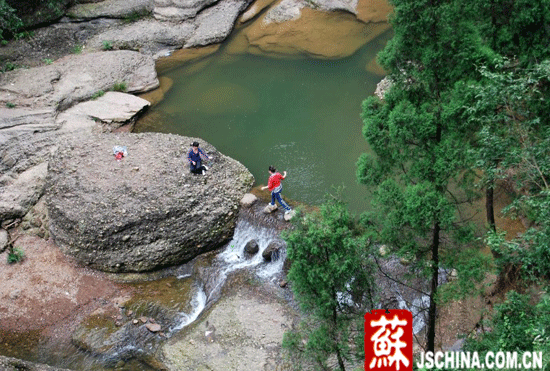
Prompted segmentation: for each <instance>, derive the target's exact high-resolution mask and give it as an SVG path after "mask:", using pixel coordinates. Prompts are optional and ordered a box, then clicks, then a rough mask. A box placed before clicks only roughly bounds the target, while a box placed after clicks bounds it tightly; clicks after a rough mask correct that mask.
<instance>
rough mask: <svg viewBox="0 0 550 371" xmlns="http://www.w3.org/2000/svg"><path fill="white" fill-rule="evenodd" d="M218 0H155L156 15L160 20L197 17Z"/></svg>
mask: <svg viewBox="0 0 550 371" xmlns="http://www.w3.org/2000/svg"><path fill="white" fill-rule="evenodd" d="M216 1H218V0H155V9H154V13H153V14H154V16H155V18H156V19H158V20H160V21H173V22H178V21H183V20H186V19H189V18H193V17H195V16H196V15H197V14H198V13H199V12H200V11H201V10H202V9H204V8H205V7H207V6H209V5H211V4H214V3H215V2H216Z"/></svg>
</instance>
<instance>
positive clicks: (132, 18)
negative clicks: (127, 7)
mask: <svg viewBox="0 0 550 371" xmlns="http://www.w3.org/2000/svg"><path fill="white" fill-rule="evenodd" d="M150 14H151V13H150V12H148V11H146V10H142V11H135V12H132V13H131V14H129V15H127V16H126V17H124V22H125V23H132V22H136V21H139V20H140V19H142V18H145V17H148V16H149V15H150Z"/></svg>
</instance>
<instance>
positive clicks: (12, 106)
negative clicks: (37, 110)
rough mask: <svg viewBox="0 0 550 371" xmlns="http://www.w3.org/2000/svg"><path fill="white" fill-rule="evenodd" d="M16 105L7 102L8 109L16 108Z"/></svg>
mask: <svg viewBox="0 0 550 371" xmlns="http://www.w3.org/2000/svg"><path fill="white" fill-rule="evenodd" d="M15 106H16V104H15V103H12V102H6V107H8V108H15Z"/></svg>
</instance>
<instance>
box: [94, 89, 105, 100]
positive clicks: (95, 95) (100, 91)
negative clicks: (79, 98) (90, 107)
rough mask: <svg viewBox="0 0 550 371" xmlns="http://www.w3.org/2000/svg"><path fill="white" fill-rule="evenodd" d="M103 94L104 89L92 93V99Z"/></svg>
mask: <svg viewBox="0 0 550 371" xmlns="http://www.w3.org/2000/svg"><path fill="white" fill-rule="evenodd" d="M103 95H105V92H104V91H103V90H99V91H97V92H95V93H94V94H93V95H92V99H97V98H99V97H102V96H103Z"/></svg>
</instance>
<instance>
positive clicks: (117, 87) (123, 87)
mask: <svg viewBox="0 0 550 371" xmlns="http://www.w3.org/2000/svg"><path fill="white" fill-rule="evenodd" d="M126 90H128V87H127V86H126V83H125V82H124V81H122V82H116V83H115V84H114V85H113V91H120V92H125V91H126Z"/></svg>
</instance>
